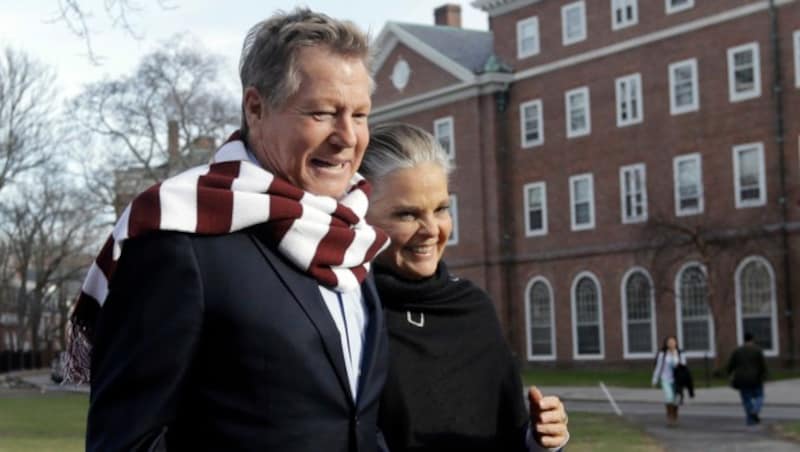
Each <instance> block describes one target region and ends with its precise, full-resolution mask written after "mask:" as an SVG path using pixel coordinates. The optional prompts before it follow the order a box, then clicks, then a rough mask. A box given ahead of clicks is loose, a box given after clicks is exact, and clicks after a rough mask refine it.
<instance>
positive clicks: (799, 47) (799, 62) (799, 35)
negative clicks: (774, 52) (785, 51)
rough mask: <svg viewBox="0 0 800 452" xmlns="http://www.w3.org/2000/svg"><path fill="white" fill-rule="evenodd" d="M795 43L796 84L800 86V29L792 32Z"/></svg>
mask: <svg viewBox="0 0 800 452" xmlns="http://www.w3.org/2000/svg"><path fill="white" fill-rule="evenodd" d="M792 42H793V43H794V86H796V87H797V88H800V30H797V31H795V32H794V34H792Z"/></svg>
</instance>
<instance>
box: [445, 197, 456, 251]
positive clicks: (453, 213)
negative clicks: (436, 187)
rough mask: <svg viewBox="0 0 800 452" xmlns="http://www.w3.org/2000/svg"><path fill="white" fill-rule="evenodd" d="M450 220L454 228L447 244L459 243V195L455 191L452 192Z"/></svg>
mask: <svg viewBox="0 0 800 452" xmlns="http://www.w3.org/2000/svg"><path fill="white" fill-rule="evenodd" d="M450 221H451V222H452V224H453V229H452V232H451V233H450V237H449V238H448V239H447V243H446V245H445V246H452V245H458V195H456V194H455V193H450Z"/></svg>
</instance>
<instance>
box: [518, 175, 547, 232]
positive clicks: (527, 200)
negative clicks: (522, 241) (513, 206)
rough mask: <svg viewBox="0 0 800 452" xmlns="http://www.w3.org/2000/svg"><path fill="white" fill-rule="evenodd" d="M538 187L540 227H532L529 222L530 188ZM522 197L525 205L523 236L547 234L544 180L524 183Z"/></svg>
mask: <svg viewBox="0 0 800 452" xmlns="http://www.w3.org/2000/svg"><path fill="white" fill-rule="evenodd" d="M537 188H538V189H540V190H541V191H542V227H541V229H532V228H531V224H530V215H529V210H530V190H532V189H537ZM523 190H524V193H523V198H524V202H525V205H524V206H523V210H522V211H523V212H524V215H525V237H537V236H542V235H547V183H546V182H532V183H530V184H525V186H524V187H523Z"/></svg>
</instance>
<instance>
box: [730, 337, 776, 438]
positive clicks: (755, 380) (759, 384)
mask: <svg viewBox="0 0 800 452" xmlns="http://www.w3.org/2000/svg"><path fill="white" fill-rule="evenodd" d="M728 375H729V376H730V378H731V386H733V388H734V389H737V390H739V396H740V397H741V398H742V406H743V407H744V413H745V419H746V421H747V425H755V424H758V423H760V422H761V418H760V417H759V413H760V412H761V406H762V405H763V404H764V381H765V380H766V379H767V361H766V360H765V359H764V352H762V351H761V347H759V346H758V345H757V344H756V343H755V341H754V340H753V334H752V333H749V332H747V333H744V344H742V345H740V346H739V347H738V348H737V349H736V350H734V351H733V353H732V354H731V358H730V359H729V360H728Z"/></svg>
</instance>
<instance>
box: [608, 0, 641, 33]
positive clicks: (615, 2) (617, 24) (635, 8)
mask: <svg viewBox="0 0 800 452" xmlns="http://www.w3.org/2000/svg"><path fill="white" fill-rule="evenodd" d="M610 4H611V29H612V30H615V31H616V30H621V29H623V28H628V27H632V26H634V25H636V24H638V23H639V2H638V0H611V3H610ZM628 6H630V7H631V10H632V12H633V14H632V16H633V17H631V19H630V20H627V19H624V18H623V20H621V21H617V14H616V13H617V10H618V9H619V8H622V9H623V10H624V9H627V7H628Z"/></svg>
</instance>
